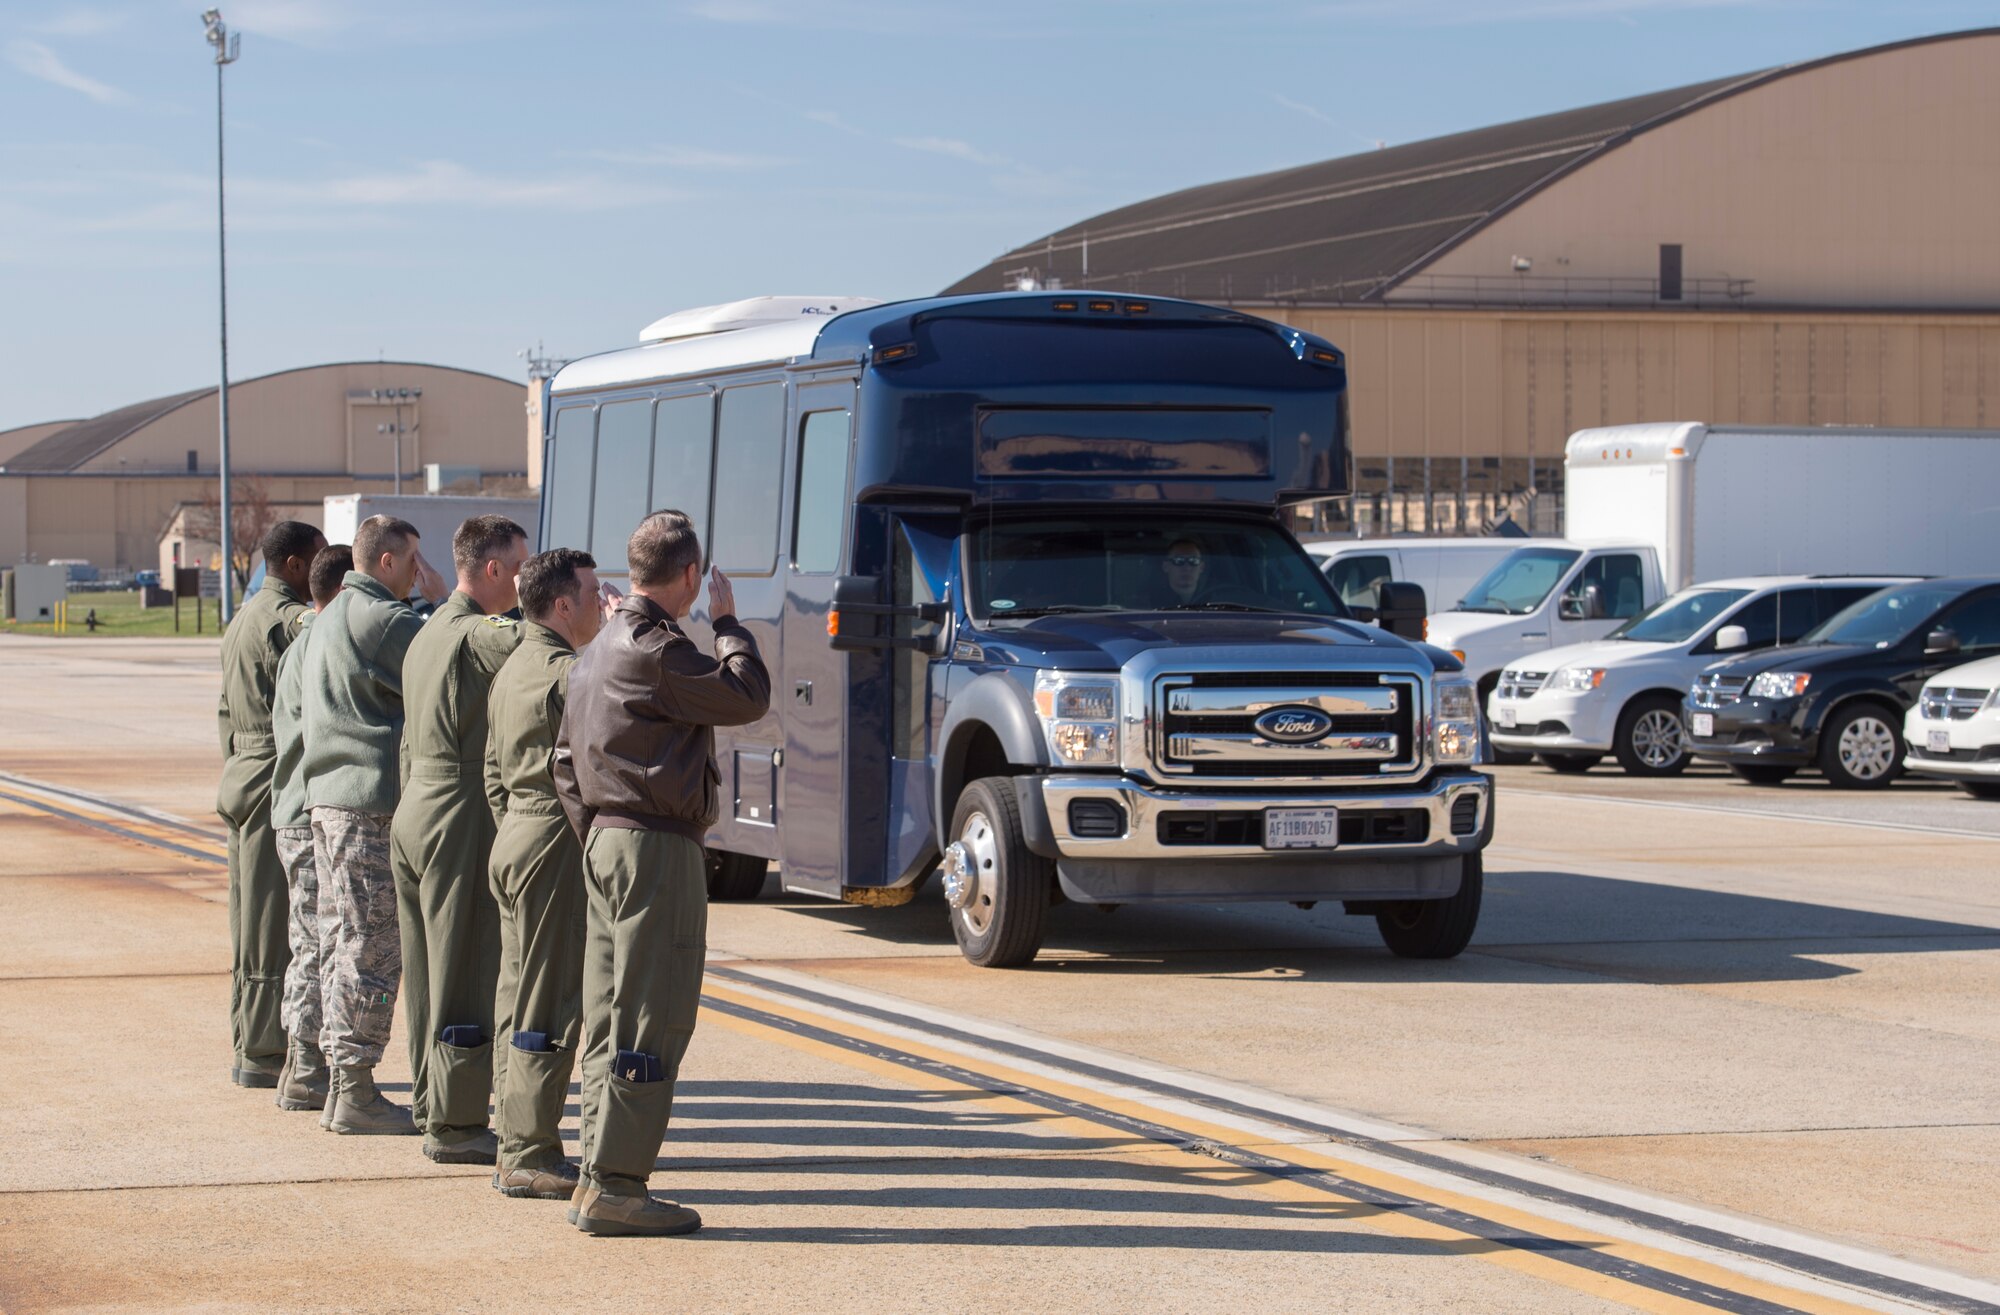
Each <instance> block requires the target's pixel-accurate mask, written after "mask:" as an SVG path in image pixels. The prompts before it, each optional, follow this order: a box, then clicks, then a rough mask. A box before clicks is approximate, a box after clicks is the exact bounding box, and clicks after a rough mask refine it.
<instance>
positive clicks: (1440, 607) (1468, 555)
mask: <svg viewBox="0 0 2000 1315" xmlns="http://www.w3.org/2000/svg"><path fill="white" fill-rule="evenodd" d="M1558 542H1560V540H1557V539H1529V538H1513V539H1503V538H1493V537H1478V538H1461V539H1416V538H1411V539H1316V540H1313V541H1310V542H1307V543H1305V544H1304V545H1303V546H1304V548H1305V550H1306V551H1307V552H1308V553H1310V554H1311V555H1312V559H1313V560H1314V561H1315V562H1318V563H1319V568H1320V570H1322V571H1324V572H1325V573H1326V578H1327V579H1328V580H1331V581H1332V582H1333V588H1334V592H1336V593H1338V594H1339V595H1340V601H1341V602H1343V603H1345V604H1347V606H1348V608H1349V609H1350V610H1352V611H1353V612H1354V613H1355V615H1357V616H1359V617H1361V618H1362V619H1363V620H1369V619H1371V614H1372V612H1373V611H1374V609H1375V607H1376V600H1377V596H1378V595H1377V590H1378V589H1379V588H1380V586H1381V585H1382V584H1383V583H1384V582H1385V581H1392V580H1393V581H1395V582H1397V583H1400V584H1414V585H1421V586H1422V587H1423V591H1424V603H1425V605H1426V606H1427V607H1428V608H1429V609H1430V610H1431V611H1434V612H1438V611H1445V610H1447V609H1449V608H1451V607H1452V606H1454V605H1455V604H1456V603H1457V602H1458V600H1459V599H1460V598H1462V597H1464V596H1465V591H1466V590H1468V589H1470V588H1472V586H1473V585H1475V584H1477V583H1479V579H1480V577H1481V576H1483V575H1485V574H1486V573H1487V572H1488V571H1490V570H1492V569H1493V566H1494V564H1495V563H1497V562H1499V561H1500V560H1501V559H1502V558H1504V557H1505V556H1507V554H1509V553H1511V552H1513V551H1514V550H1515V549H1516V548H1521V547H1526V546H1529V545H1532V544H1538V543H1558Z"/></svg>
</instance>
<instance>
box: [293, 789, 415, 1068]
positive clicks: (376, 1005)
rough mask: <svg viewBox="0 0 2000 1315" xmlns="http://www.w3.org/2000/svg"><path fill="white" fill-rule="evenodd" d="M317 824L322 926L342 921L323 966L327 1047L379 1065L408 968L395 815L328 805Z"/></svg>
mask: <svg viewBox="0 0 2000 1315" xmlns="http://www.w3.org/2000/svg"><path fill="white" fill-rule="evenodd" d="M312 830H313V859H314V862H315V864H316V866H317V867H318V870H319V872H320V873H321V874H322V875H321V881H320V887H319V920H320V925H321V926H322V927H324V926H325V925H326V924H327V923H328V922H331V923H332V924H333V927H334V936H333V948H332V951H331V952H330V953H328V954H327V955H326V957H325V960H324V962H323V963H322V964H321V965H320V974H321V975H320V983H321V989H322V992H323V995H324V998H325V1002H326V1003H325V1009H326V1026H325V1030H324V1031H323V1032H322V1033H321V1034H320V1036H321V1043H320V1049H321V1050H323V1051H325V1052H326V1061H327V1063H329V1064H331V1065H332V1066H333V1067H335V1068H342V1069H345V1068H373V1067H375V1065H377V1064H379V1063H381V1062H382V1051H383V1050H384V1049H385V1048H386V1047H387V1046H388V1044H389V1028H390V1026H391V1024H392V1023H393V1022H394V1021H395V1016H396V982H397V979H398V978H399V977H401V976H402V973H403V954H402V943H401V942H400V941H399V940H397V938H396V888H395V884H394V882H393V880H392V879H391V877H390V875H389V819H388V818H387V817H384V816H382V815H381V814H379V813H358V812H355V811H354V810H353V809H351V808H332V807H327V806H325V805H322V806H320V807H316V808H314V809H313V810H312ZM329 915H330V916H329Z"/></svg>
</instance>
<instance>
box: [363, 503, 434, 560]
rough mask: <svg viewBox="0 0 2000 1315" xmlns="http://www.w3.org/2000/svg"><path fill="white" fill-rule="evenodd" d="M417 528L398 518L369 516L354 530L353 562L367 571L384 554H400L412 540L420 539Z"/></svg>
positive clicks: (421, 536)
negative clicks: (359, 564)
mask: <svg viewBox="0 0 2000 1315" xmlns="http://www.w3.org/2000/svg"><path fill="white" fill-rule="evenodd" d="M423 537H424V536H423V535H421V534H419V533H417V527H416V526H414V525H412V524H410V523H409V522H408V521H406V520H404V519H403V518H402V517H400V516H370V517H369V518H368V519H367V520H365V521H362V522H361V524H360V525H358V526H356V527H355V530H354V560H355V561H357V562H360V563H361V569H363V570H367V569H368V568H369V567H371V566H373V565H374V564H375V563H376V562H378V561H380V560H381V557H382V554H383V553H385V552H394V553H399V552H402V551H403V550H404V549H405V548H408V547H409V546H410V541H411V540H412V539H422V538H423Z"/></svg>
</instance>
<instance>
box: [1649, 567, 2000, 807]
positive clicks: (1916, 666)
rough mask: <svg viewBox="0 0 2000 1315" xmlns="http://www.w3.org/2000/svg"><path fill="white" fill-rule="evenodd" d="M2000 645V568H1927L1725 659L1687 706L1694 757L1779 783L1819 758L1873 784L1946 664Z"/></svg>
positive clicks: (1898, 757)
mask: <svg viewBox="0 0 2000 1315" xmlns="http://www.w3.org/2000/svg"><path fill="white" fill-rule="evenodd" d="M1996 654H2000V579H1946V580H1920V581H1918V582H1916V583H1915V584H1906V585H1898V586H1896V587H1895V588H1893V589H1884V590H1882V591H1881V592H1880V593H1875V594H1870V595H1869V596H1868V597H1866V598H1864V599H1862V600H1861V601H1859V602H1857V603H1854V604H1853V605H1851V606H1849V607H1848V608H1846V609H1845V610H1843V611H1841V612H1839V613H1836V614H1835V615H1834V616H1833V617H1831V618H1830V619H1828V620H1827V621H1826V623H1825V624H1823V625H1821V626H1820V627H1819V628H1818V629H1816V630H1814V631H1813V632H1812V633H1811V634H1808V635H1807V636H1806V637H1805V639H1803V640H1802V641H1801V642H1800V643H1799V644H1798V645H1796V646H1795V647H1792V648H1785V649H1776V650H1767V651H1764V652H1759V653H1754V654H1749V655H1746V656H1744V657H1739V658H1734V659H1732V660H1730V661H1727V662H1718V663H1716V664H1715V665H1714V666H1712V667H1710V668H1708V669H1707V670H1706V671H1704V672H1702V674H1701V675H1700V677H1698V678H1697V679H1696V680H1695V683H1694V686H1693V687H1692V688H1691V689H1690V690H1689V691H1688V696H1687V701H1686V705H1685V706H1684V707H1683V709H1682V716H1683V719H1684V722H1685V724H1686V726H1687V734H1688V741H1689V745H1690V747H1691V748H1692V749H1693V751H1694V755H1695V757H1697V758H1705V759H1709V760H1711V761H1719V762H1724V763H1727V764H1728V765H1729V769H1730V770H1731V771H1732V772H1734V773H1736V775H1737V776H1739V777H1741V778H1743V779H1744V780H1746V781H1751V782H1755V783H1757V784H1759V785H1775V784H1777V783H1778V782H1780V781H1783V780H1786V779H1787V778H1789V777H1790V776H1791V775H1792V774H1793V773H1795V772H1797V771H1798V770H1799V769H1800V768H1802V767H1810V766H1817V767H1818V768H1819V769H1820V771H1821V772H1823V773H1824V774H1825V775H1826V778H1827V780H1828V781H1830V782H1832V783H1833V784H1834V785H1836V786H1840V787H1842V788H1844V789H1874V788H1877V787H1880V786H1885V785H1887V784H1889V782H1890V781H1891V780H1893V779H1895V776H1896V773H1897V771H1898V770H1899V769H1900V767H1901V765H1902V761H1903V747H1904V746H1903V735H1902V727H1903V714H1904V713H1906V712H1907V711H1909V709H1910V706H1911V705H1912V704H1914V703H1915V702H1916V701H1917V694H1918V691H1920V690H1921V689H1923V686H1924V682H1925V681H1927V680H1929V679H1930V678H1931V677H1932V676H1934V675H1936V674H1937V673H1938V672H1940V671H1943V670H1945V669H1946V668H1948V667H1954V666H1957V665H1958V664H1960V663H1962V662H1970V661H1973V660H1974V659H1976V658H1983V657H1992V656H1994V655H1996Z"/></svg>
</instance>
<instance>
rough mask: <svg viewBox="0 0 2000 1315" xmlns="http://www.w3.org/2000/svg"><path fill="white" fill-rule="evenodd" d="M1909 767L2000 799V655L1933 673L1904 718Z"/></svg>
mask: <svg viewBox="0 0 2000 1315" xmlns="http://www.w3.org/2000/svg"><path fill="white" fill-rule="evenodd" d="M1903 743H1905V744H1907V745H1908V746H1909V751H1908V752H1907V753H1905V754H1904V756H1903V767H1904V769H1905V770H1907V771H1911V772H1915V773H1916V774H1917V775H1919V776H1931V777H1936V778H1938V779H1941V780H1946V781H1956V782H1957V783H1958V788H1959V789H1961V790H1963V791H1965V792H1966V793H1967V794H1969V795H1971V796H1973V797H1974V798H1975V799H2000V657H1992V658H1981V659H1980V660H1979V661H1977V662H1968V663H1966V664H1965V665H1964V666H1961V667H1952V668H1951V669H1949V670H1947V671H1944V672H1941V673H1940V674H1938V675H1936V676H1933V677H1931V679H1930V681H1929V683H1927V684H1926V685H1925V686H1924V688H1923V693H1921V694H1919V695H1918V696H1917V702H1916V706H1915V707H1913V708H1911V709H1910V712H1909V715H1908V717H1907V718H1905V719H1904V722H1903Z"/></svg>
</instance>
